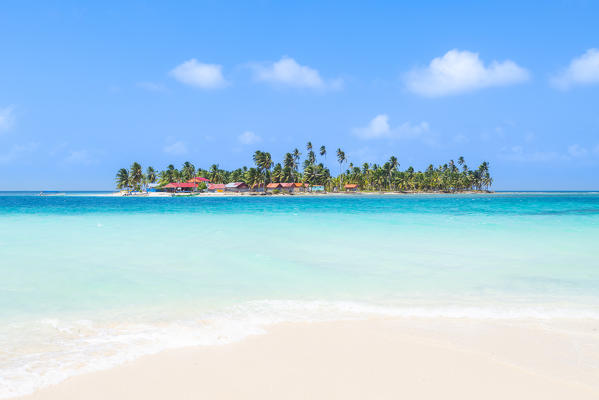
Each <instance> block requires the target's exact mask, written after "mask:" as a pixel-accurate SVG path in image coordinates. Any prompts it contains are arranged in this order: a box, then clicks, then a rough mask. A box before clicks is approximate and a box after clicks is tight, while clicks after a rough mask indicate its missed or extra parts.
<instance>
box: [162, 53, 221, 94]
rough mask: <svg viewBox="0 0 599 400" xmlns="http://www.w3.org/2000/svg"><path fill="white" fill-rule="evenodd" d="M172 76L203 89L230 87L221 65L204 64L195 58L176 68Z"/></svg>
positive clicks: (171, 73)
mask: <svg viewBox="0 0 599 400" xmlns="http://www.w3.org/2000/svg"><path fill="white" fill-rule="evenodd" d="M170 75H171V76H172V77H173V78H175V79H176V80H178V81H179V82H181V83H184V84H186V85H190V86H195V87H199V88H202V89H218V88H222V87H225V86H227V85H228V82H227V81H226V80H225V78H224V77H223V74H222V66H221V65H217V64H204V63H201V62H198V61H197V60H196V59H195V58H192V59H191V60H189V61H185V62H184V63H183V64H180V65H178V66H176V67H175V68H174V69H173V70H172V71H171V72H170Z"/></svg>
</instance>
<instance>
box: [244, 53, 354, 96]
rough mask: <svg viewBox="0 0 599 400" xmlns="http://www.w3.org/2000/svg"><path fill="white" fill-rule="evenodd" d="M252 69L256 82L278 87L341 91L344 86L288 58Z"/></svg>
mask: <svg viewBox="0 0 599 400" xmlns="http://www.w3.org/2000/svg"><path fill="white" fill-rule="evenodd" d="M252 67H253V69H254V78H255V79H256V80H258V81H263V82H268V83H272V84H276V85H283V86H291V87H297V88H310V89H340V88H341V86H342V85H343V81H342V80H341V79H333V80H325V79H323V78H322V77H321V76H320V73H319V72H318V71H317V70H315V69H313V68H310V67H308V66H306V65H300V64H298V63H297V61H295V60H294V59H293V58H290V57H286V56H285V57H282V58H281V59H280V60H279V61H277V62H274V63H271V64H267V65H259V64H254V65H252Z"/></svg>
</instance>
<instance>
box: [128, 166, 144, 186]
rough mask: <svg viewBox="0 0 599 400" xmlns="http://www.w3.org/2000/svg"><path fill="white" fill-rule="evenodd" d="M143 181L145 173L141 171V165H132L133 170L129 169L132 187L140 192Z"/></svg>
mask: <svg viewBox="0 0 599 400" xmlns="http://www.w3.org/2000/svg"><path fill="white" fill-rule="evenodd" d="M142 179H143V171H142V169H141V165H140V164H139V163H137V162H134V163H133V164H131V168H130V169H129V180H130V181H131V186H132V187H133V188H134V189H135V190H139V189H140V187H141V181H142Z"/></svg>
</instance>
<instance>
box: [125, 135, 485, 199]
mask: <svg viewBox="0 0 599 400" xmlns="http://www.w3.org/2000/svg"><path fill="white" fill-rule="evenodd" d="M318 155H319V156H320V157H321V159H320V160H318V158H317V155H316V151H315V150H314V148H313V146H312V143H311V142H308V143H307V145H306V155H305V157H304V158H303V160H302V153H301V152H300V151H299V149H297V148H296V149H294V150H293V151H292V152H290V153H286V154H285V155H284V156H283V160H282V162H277V163H275V162H274V161H273V159H272V156H271V155H270V153H268V152H264V151H260V150H257V151H256V152H255V153H254V155H253V160H254V164H255V166H253V167H247V166H243V167H241V168H237V169H234V170H231V171H227V170H223V169H220V168H219V166H218V164H213V165H212V166H211V167H210V168H209V169H202V168H196V167H195V166H194V164H192V163H191V162H189V161H187V162H185V163H183V165H182V167H181V169H180V170H179V169H177V168H175V166H174V165H172V164H171V165H169V166H167V168H166V169H164V170H162V171H160V172H157V171H156V170H155V169H154V168H153V167H151V166H150V167H147V169H146V171H145V173H144V171H143V167H142V166H141V164H139V163H138V162H134V163H133V164H132V165H131V167H130V168H129V169H127V168H121V169H120V170H119V171H118V172H117V174H116V187H117V189H120V190H121V192H120V194H121V195H147V194H153V193H155V194H157V195H160V194H163V195H164V194H186V195H194V194H200V193H229V194H236V193H249V194H300V193H355V192H366V193H464V192H488V191H489V187H490V186H491V185H492V183H493V178H492V177H491V175H490V172H489V163H488V162H486V161H483V162H482V163H481V164H480V165H479V166H478V168H476V169H470V168H469V167H468V165H467V164H466V162H465V160H464V157H459V158H458V159H457V162H454V160H450V161H449V162H448V163H445V164H443V165H438V166H434V165H433V164H430V165H429V166H428V168H427V169H426V170H425V171H416V170H415V169H414V168H413V167H408V168H407V169H405V170H400V168H399V167H400V163H399V160H398V159H397V157H395V156H392V157H390V158H389V160H388V161H387V162H385V163H384V164H382V165H379V164H375V163H373V164H371V163H363V164H362V165H361V166H358V165H354V164H353V163H351V162H348V159H347V157H346V155H345V152H344V151H343V150H341V149H340V148H338V149H337V151H336V161H337V163H338V164H339V174H338V175H337V176H335V175H333V174H332V173H331V171H330V169H329V168H327V167H326V166H325V165H324V163H323V161H325V162H326V157H327V149H326V147H325V146H321V147H320V148H319V149H318ZM300 167H301V170H300Z"/></svg>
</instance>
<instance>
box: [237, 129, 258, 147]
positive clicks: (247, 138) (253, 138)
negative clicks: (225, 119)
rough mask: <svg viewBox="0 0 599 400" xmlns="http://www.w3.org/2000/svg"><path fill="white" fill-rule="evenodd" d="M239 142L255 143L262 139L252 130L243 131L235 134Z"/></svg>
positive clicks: (245, 143)
mask: <svg viewBox="0 0 599 400" xmlns="http://www.w3.org/2000/svg"><path fill="white" fill-rule="evenodd" d="M237 140H238V141H239V143H241V144H244V145H249V144H255V143H258V142H261V141H262V138H261V137H260V136H258V135H256V134H255V133H254V132H251V131H245V132H243V133H242V134H241V135H239V136H237Z"/></svg>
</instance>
